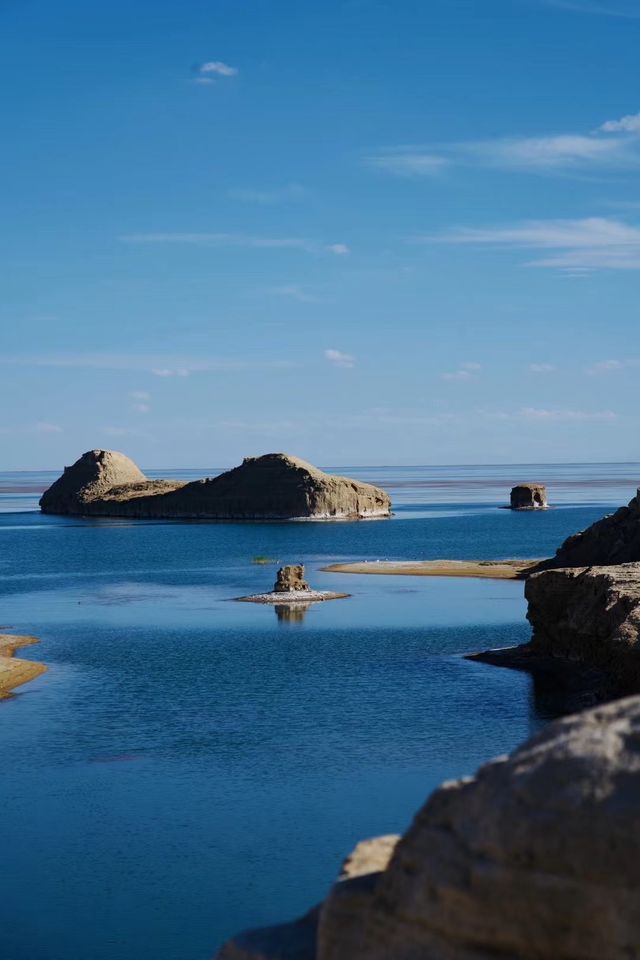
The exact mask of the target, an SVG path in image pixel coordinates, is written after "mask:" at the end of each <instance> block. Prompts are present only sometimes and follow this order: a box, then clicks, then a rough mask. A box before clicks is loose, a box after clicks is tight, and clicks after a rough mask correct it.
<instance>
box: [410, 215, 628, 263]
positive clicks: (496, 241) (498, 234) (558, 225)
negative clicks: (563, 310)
mask: <svg viewBox="0 0 640 960" xmlns="http://www.w3.org/2000/svg"><path fill="white" fill-rule="evenodd" d="M433 239H434V238H433V237H431V238H429V237H422V238H414V240H413V242H432V241H433ZM438 239H439V240H440V241H442V242H445V243H456V244H475V245H492V246H496V247H506V248H508V249H513V248H514V247H521V248H523V249H531V250H548V251H555V252H553V253H552V254H550V255H549V256H546V257H543V258H541V259H536V260H531V261H529V262H528V266H532V267H551V268H556V269H562V270H565V271H583V270H639V269H640V227H636V226H632V225H629V224H626V223H623V222H621V221H619V220H609V219H606V218H604V217H588V218H585V219H582V220H526V221H523V222H520V223H515V224H511V225H507V226H499V227H488V228H475V227H460V228H457V229H453V230H450V231H448V232H447V233H445V234H442V235H441V236H440V237H439V238H438Z"/></svg>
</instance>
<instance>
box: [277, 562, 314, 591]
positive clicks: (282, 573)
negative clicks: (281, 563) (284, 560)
mask: <svg viewBox="0 0 640 960" xmlns="http://www.w3.org/2000/svg"><path fill="white" fill-rule="evenodd" d="M305 591H306V592H308V591H309V584H308V583H307V581H306V580H305V578H304V565H303V564H302V563H298V564H292V565H291V566H288V567H280V569H279V570H278V572H277V574H276V582H275V583H274V585H273V592H274V593H296V592H305Z"/></svg>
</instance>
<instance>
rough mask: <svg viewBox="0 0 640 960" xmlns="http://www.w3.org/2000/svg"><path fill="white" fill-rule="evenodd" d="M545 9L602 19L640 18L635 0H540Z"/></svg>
mask: <svg viewBox="0 0 640 960" xmlns="http://www.w3.org/2000/svg"><path fill="white" fill-rule="evenodd" d="M541 2H542V3H543V4H544V5H545V6H547V7H555V8H556V9H558V10H567V11H570V12H572V13H586V14H592V15H593V14H595V15H598V16H604V17H621V18H623V19H626V20H637V19H639V18H640V12H639V11H638V8H637V5H636V0H610V2H603V0H541Z"/></svg>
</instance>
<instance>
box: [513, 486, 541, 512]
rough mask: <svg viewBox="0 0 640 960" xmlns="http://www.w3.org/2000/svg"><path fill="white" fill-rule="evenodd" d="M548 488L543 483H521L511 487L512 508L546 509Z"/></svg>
mask: <svg viewBox="0 0 640 960" xmlns="http://www.w3.org/2000/svg"><path fill="white" fill-rule="evenodd" d="M548 506H549V503H548V501H547V488H546V487H545V486H544V485H543V484H541V483H520V484H518V485H517V486H516V487H513V488H512V489H511V509H512V510H545V509H546V508H547V507H548Z"/></svg>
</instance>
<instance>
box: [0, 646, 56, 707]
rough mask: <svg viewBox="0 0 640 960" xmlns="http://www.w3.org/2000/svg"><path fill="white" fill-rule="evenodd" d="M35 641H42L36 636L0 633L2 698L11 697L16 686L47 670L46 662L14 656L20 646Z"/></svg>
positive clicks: (0, 693) (0, 694)
mask: <svg viewBox="0 0 640 960" xmlns="http://www.w3.org/2000/svg"><path fill="white" fill-rule="evenodd" d="M34 643H40V641H39V640H38V639H37V638H36V637H16V636H12V635H11V634H8V633H0V700H4V699H5V698H6V697H9V696H10V695H11V691H12V690H13V689H14V688H15V687H19V686H20V685H21V684H23V683H28V682H29V680H34V679H35V678H36V677H39V676H40V674H41V673H44V672H45V671H46V669H47V668H46V666H45V665H44V663H35V662H33V661H31V660H19V659H17V658H16V657H14V653H15V652H16V650H18V649H19V648H20V647H30V646H32V645H33V644H34Z"/></svg>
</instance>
